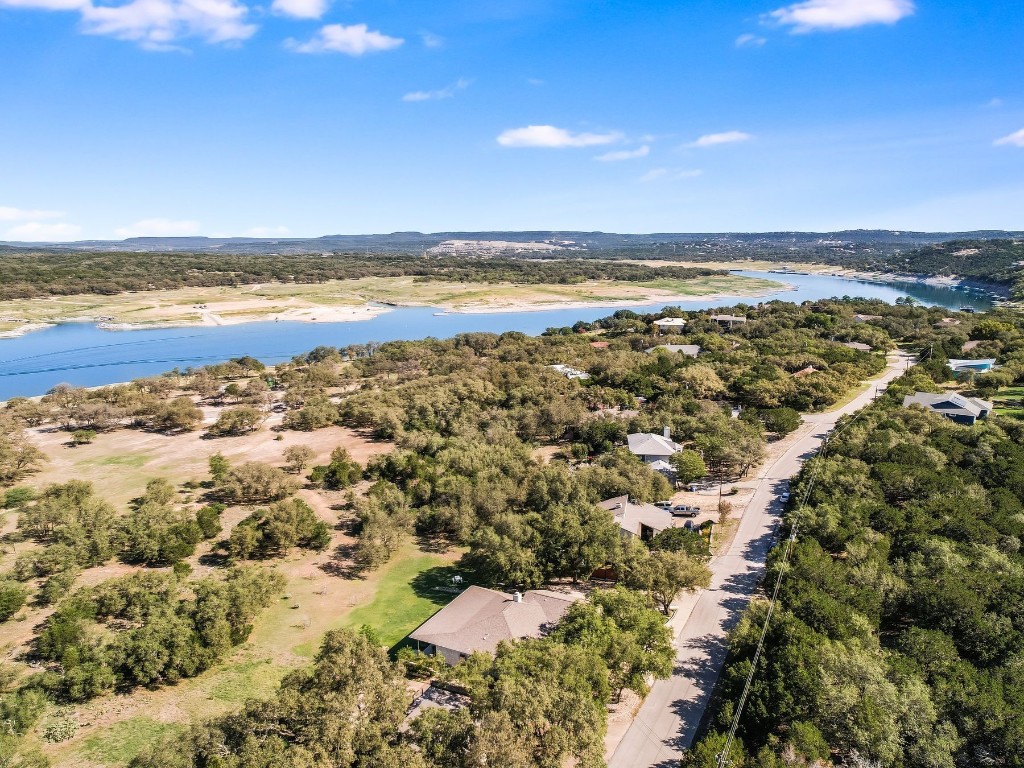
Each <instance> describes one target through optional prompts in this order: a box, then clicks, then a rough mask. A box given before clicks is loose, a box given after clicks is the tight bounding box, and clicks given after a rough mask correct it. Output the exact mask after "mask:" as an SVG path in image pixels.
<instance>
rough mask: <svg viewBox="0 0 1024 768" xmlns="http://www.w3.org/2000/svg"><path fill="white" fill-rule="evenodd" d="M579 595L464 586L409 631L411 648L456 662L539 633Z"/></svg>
mask: <svg viewBox="0 0 1024 768" xmlns="http://www.w3.org/2000/svg"><path fill="white" fill-rule="evenodd" d="M582 599H583V595H581V594H578V593H575V592H570V593H562V592H550V591H548V590H544V589H531V590H529V591H528V592H513V593H512V594H507V593H505V592H498V591H497V590H494V589H486V588H484V587H476V586H473V587H469V588H468V589H466V590H465V591H463V592H462V593H461V594H460V595H459V596H458V597H456V598H455V599H454V600H452V601H451V602H450V603H448V605H446V606H445V607H444V608H442V609H441V610H439V611H438V612H437V613H435V614H434V615H433V616H431V617H430V618H429V619H427V620H426V621H425V622H423V623H422V624H420V625H419V626H418V627H417V628H416V629H415V630H413V632H412V633H410V635H409V639H411V640H413V641H414V642H415V643H416V650H418V651H422V652H423V653H426V654H429V655H435V654H436V655H439V656H443V657H444V660H445V661H446V662H448V663H449V664H458V663H459V662H460V661H463V660H464V659H466V658H467V657H468V656H470V655H471V654H473V653H476V652H478V651H483V652H485V653H494V651H495V650H496V649H497V648H498V644H499V643H501V642H503V641H506V640H521V639H523V638H526V637H542V636H543V635H545V634H547V632H548V631H549V630H550V628H551V627H553V626H554V625H555V624H557V623H558V621H559V620H560V619H561V618H562V616H564V615H565V612H566V611H568V610H569V606H571V605H572V604H573V603H575V602H577V601H578V600H582Z"/></svg>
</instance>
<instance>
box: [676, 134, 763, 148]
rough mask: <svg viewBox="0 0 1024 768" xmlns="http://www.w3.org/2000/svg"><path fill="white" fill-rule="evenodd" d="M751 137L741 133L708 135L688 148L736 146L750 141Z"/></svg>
mask: <svg viewBox="0 0 1024 768" xmlns="http://www.w3.org/2000/svg"><path fill="white" fill-rule="evenodd" d="M752 138H754V137H753V136H751V135H750V134H749V133H744V132H743V131H726V132H725V133H709V134H706V135H704V136H701V137H700V138H699V139H697V140H696V141H695V142H693V143H691V144H690V145H689V146H691V147H697V148H704V147H718V146H721V145H722V144H738V143H739V142H741V141H750V140H751V139H752Z"/></svg>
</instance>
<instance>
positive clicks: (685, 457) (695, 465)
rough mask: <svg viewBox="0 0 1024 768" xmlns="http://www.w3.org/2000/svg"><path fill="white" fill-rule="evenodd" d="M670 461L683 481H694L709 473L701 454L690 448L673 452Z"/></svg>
mask: <svg viewBox="0 0 1024 768" xmlns="http://www.w3.org/2000/svg"><path fill="white" fill-rule="evenodd" d="M669 462H671V464H672V466H673V467H675V470H676V476H677V477H678V478H679V481H680V482H681V483H687V484H688V483H692V482H693V481H694V480H699V479H700V478H702V477H705V476H706V475H707V474H708V468H707V465H706V464H705V463H704V459H703V458H702V457H701V455H700V454H699V453H697V451H692V450H690V449H688V448H684V449H683V450H681V451H677V452H676V453H674V454H672V457H671V458H670V459H669Z"/></svg>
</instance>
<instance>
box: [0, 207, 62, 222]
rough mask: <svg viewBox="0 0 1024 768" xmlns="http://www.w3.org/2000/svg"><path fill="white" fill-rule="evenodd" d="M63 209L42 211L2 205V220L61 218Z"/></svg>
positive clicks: (0, 215)
mask: <svg viewBox="0 0 1024 768" xmlns="http://www.w3.org/2000/svg"><path fill="white" fill-rule="evenodd" d="M62 216H64V214H63V213H62V212H61V211H40V210H29V209H25V208H11V207H9V206H5V205H0V221H38V220H39V219H59V218H61V217H62Z"/></svg>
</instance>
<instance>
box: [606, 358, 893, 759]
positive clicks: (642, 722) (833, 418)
mask: <svg viewBox="0 0 1024 768" xmlns="http://www.w3.org/2000/svg"><path fill="white" fill-rule="evenodd" d="M910 361H911V358H910V357H909V356H907V355H904V354H898V355H893V356H890V358H889V365H888V368H887V369H886V371H885V372H884V373H883V375H882V376H881V377H880V378H878V379H876V380H874V381H873V382H872V386H871V387H870V388H869V389H868V390H867V391H865V392H864V393H862V394H861V395H859V396H858V397H856V398H855V399H854V400H853V401H851V402H850V403H848V404H847V405H845V406H843V407H842V408H839V409H837V410H835V411H832V412H830V413H820V414H811V415H809V416H805V417H804V426H802V427H801V428H800V430H801V432H803V433H804V434H802V435H801V436H800V437H799V438H798V439H797V441H796V442H795V443H794V444H793V445H792V446H791V447H790V448H789V449H788V450H787V451H786V452H785V453H784V454H783V455H782V456H780V457H779V458H778V459H776V460H775V462H774V463H771V464H769V465H766V466H765V467H762V469H761V470H760V471H759V474H758V477H757V480H756V486H755V489H754V495H753V498H751V500H750V502H749V504H748V505H747V508H746V510H745V512H744V513H743V518H742V519H741V520H740V525H739V529H738V531H737V532H736V538H735V539H734V540H733V542H732V545H731V546H730V547H729V549H728V551H726V552H724V553H722V554H720V555H718V556H717V557H715V558H714V559H713V560H712V561H711V563H710V568H711V572H712V579H711V586H710V588H708V589H706V590H704V591H703V592H702V593H700V594H699V595H698V596H697V599H696V602H695V603H694V604H693V609H692V611H691V612H690V613H689V617H688V618H687V619H686V620H685V623H684V624H683V626H682V629H681V631H680V632H679V634H678V636H677V638H676V642H675V646H676V666H675V670H674V672H673V674H672V677H670V678H669V679H668V680H658V681H657V682H656V683H655V684H654V686H653V687H652V688H651V692H650V693H649V694H648V695H647V698H646V699H645V700H644V703H643V705H642V706H641V708H640V712H639V713H638V714H637V717H636V719H635V720H634V721H633V723H632V725H631V726H630V727H629V730H627V731H626V734H625V736H624V737H623V738H622V741H621V742H619V745H618V747H617V748H616V750H615V752H614V754H613V755H612V757H611V760H610V761H609V768H670V767H671V768H676V766H678V764H679V759H680V757H681V756H682V751H683V749H685V748H686V747H689V746H690V744H691V742H692V741H693V737H694V734H695V732H696V730H697V727H698V725H699V724H700V721H701V717H702V716H703V714H704V710H705V708H706V707H707V705H708V701H709V699H710V698H711V693H712V691H713V689H714V687H715V683H716V682H717V680H718V676H719V674H720V673H721V671H722V666H723V664H724V662H725V657H726V653H727V651H728V633H729V630H730V629H732V627H734V626H735V625H736V623H737V622H738V621H739V619H740V617H741V616H742V615H743V611H744V610H745V609H746V607H747V604H748V603H749V602H750V597H751V595H752V594H753V593H754V591H755V590H756V589H757V587H758V585H759V584H760V583H761V580H762V578H763V576H764V568H765V560H766V558H767V555H768V551H769V550H770V549H771V547H772V545H773V543H774V540H775V531H776V527H777V525H778V522H779V518H780V515H781V512H782V505H781V504H779V502H778V497H779V494H780V493H782V491H783V490H785V489H786V487H787V485H788V481H789V478H791V477H793V476H794V475H796V474H797V473H798V472H799V471H800V467H801V466H802V465H803V463H804V462H805V461H806V460H807V459H809V458H811V457H812V456H814V454H815V453H816V452H817V451H818V448H819V447H820V446H821V442H822V440H823V438H824V437H825V436H826V435H827V434H828V433H829V432H830V431H831V430H832V428H833V427H835V425H836V422H837V421H839V419H840V418H842V417H843V416H846V415H848V414H851V413H854V412H856V411H859V410H860V409H861V408H863V407H864V406H866V405H868V404H869V403H870V402H871V401H872V400H873V399H874V397H875V394H876V392H877V391H878V390H879V389H880V388H883V387H884V386H885V385H886V384H888V383H889V382H890V381H892V380H893V379H895V378H897V377H898V376H899V375H900V374H902V373H903V372H904V371H905V370H906V368H907V367H908V365H909V363H910ZM767 652H768V653H770V652H771V649H767Z"/></svg>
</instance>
